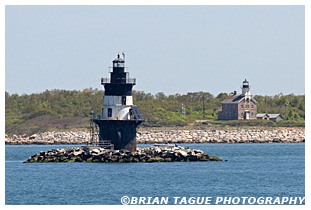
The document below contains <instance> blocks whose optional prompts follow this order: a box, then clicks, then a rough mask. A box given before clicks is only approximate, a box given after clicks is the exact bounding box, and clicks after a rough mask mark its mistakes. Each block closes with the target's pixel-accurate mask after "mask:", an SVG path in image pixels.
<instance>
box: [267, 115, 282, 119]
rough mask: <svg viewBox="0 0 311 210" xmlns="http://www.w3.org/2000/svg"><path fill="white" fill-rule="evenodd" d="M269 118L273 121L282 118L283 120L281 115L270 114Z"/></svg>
mask: <svg viewBox="0 0 311 210" xmlns="http://www.w3.org/2000/svg"><path fill="white" fill-rule="evenodd" d="M268 116H269V118H270V119H271V118H272V119H273V118H277V117H279V116H280V117H281V118H283V117H282V116H281V115H280V114H268Z"/></svg>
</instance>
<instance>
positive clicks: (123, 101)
mask: <svg viewBox="0 0 311 210" xmlns="http://www.w3.org/2000/svg"><path fill="white" fill-rule="evenodd" d="M122 105H126V96H122Z"/></svg>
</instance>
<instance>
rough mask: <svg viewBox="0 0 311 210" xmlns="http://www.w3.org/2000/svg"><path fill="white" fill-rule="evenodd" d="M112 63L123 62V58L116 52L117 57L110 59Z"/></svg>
mask: <svg viewBox="0 0 311 210" xmlns="http://www.w3.org/2000/svg"><path fill="white" fill-rule="evenodd" d="M112 62H113V63H124V60H123V59H122V58H120V55H119V54H118V57H117V58H116V59H114V60H113V61H112Z"/></svg>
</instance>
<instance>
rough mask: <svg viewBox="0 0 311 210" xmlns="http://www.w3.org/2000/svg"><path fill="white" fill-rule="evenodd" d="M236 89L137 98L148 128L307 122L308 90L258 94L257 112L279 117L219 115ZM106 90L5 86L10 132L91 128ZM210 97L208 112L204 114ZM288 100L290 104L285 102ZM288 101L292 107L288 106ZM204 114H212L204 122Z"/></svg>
mask: <svg viewBox="0 0 311 210" xmlns="http://www.w3.org/2000/svg"><path fill="white" fill-rule="evenodd" d="M230 94H232V93H219V94H218V95H216V96H214V95H213V94H211V93H209V92H189V93H187V94H183V95H181V94H178V93H177V94H175V95H165V94H164V93H163V92H159V93H157V94H154V95H153V94H151V93H145V92H144V91H133V97H134V104H136V105H137V106H138V107H139V109H140V112H141V114H142V116H143V117H144V119H145V122H144V123H143V124H142V125H141V126H140V129H142V130H146V129H147V130H148V129H163V128H172V129H174V128H176V127H177V128H179V129H183V128H185V129H188V128H196V127H197V128H198V127H200V128H202V126H203V128H204V127H207V128H211V127H224V126H227V127H228V126H229V127H241V126H246V127H247V126H252V127H254V126H260V127H304V126H305V95H294V94H289V95H283V94H281V93H280V94H277V95H274V96H261V95H255V96H254V98H255V100H256V101H257V106H258V111H257V113H278V114H281V115H282V116H283V117H284V120H282V121H279V122H272V121H265V120H240V121H219V120H217V114H218V112H217V111H218V109H219V108H220V107H221V101H222V100H223V99H224V98H226V97H227V96H228V95H230ZM103 96H104V91H103V90H98V89H92V88H87V89H84V90H82V91H78V90H58V89H55V90H46V91H44V92H42V93H33V94H23V95H18V94H10V93H8V92H5V132H6V134H8V135H13V134H17V135H23V134H26V135H31V134H34V133H40V132H45V131H69V130H73V131H75V130H87V129H88V127H89V119H90V111H94V112H95V113H96V114H101V109H102V101H103ZM203 98H204V117H203ZM285 105H286V106H285ZM285 107H286V108H285ZM198 119H200V120H202V119H204V120H207V121H206V122H203V124H202V123H198V122H196V121H197V120H198Z"/></svg>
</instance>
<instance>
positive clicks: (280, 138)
mask: <svg viewBox="0 0 311 210" xmlns="http://www.w3.org/2000/svg"><path fill="white" fill-rule="evenodd" d="M163 141H165V142H170V143H272V142H278V143H289V142H305V130H304V129H298V128H278V129H273V130H263V129H261V130H260V129H249V130H248V129H241V130H167V131H142V132H138V134H137V143H140V144H149V143H160V142H163Z"/></svg>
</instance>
